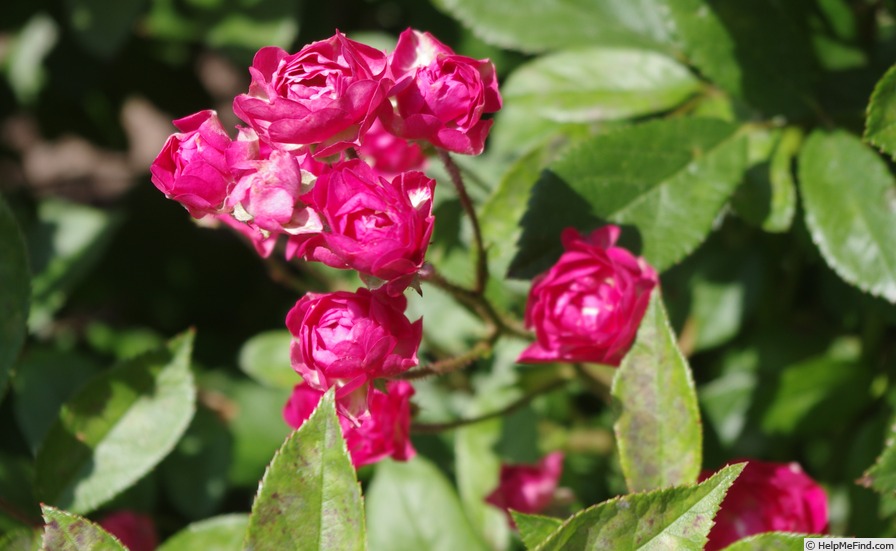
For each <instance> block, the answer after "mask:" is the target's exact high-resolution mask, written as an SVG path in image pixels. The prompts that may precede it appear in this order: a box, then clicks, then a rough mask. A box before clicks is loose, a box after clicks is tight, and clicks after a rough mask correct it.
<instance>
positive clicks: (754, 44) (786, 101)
mask: <svg viewBox="0 0 896 551" xmlns="http://www.w3.org/2000/svg"><path fill="white" fill-rule="evenodd" d="M806 4H807V3H805V2H793V3H785V4H781V3H779V2H774V1H773V0H756V1H753V2H748V3H745V2H740V1H739V0H713V1H704V0H669V1H668V2H667V5H668V7H669V16H671V21H672V22H673V25H674V27H675V34H676V35H677V36H678V38H679V39H680V41H681V47H682V49H683V51H684V54H685V55H686V56H687V58H688V59H689V60H690V61H691V62H692V63H693V64H694V65H695V66H696V67H697V69H699V70H700V72H701V73H703V74H704V75H706V76H707V77H708V78H709V79H710V80H711V81H713V82H715V83H716V84H718V85H719V86H721V87H722V88H724V89H725V90H727V91H728V92H730V93H732V94H734V95H735V96H739V97H741V98H744V99H745V100H746V101H747V102H748V103H749V104H751V105H752V106H754V107H756V108H758V109H760V110H762V111H764V112H767V113H785V114H789V115H799V114H801V113H805V112H807V110H808V106H807V104H806V98H808V97H810V96H811V95H812V94H811V86H812V83H813V80H814V78H815V59H814V54H813V50H812V43H811V41H810V39H809V33H808V31H807V28H806V27H807V19H808V18H809V15H810V11H809V8H807V6H806Z"/></svg>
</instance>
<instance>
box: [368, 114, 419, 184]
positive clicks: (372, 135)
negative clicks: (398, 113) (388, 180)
mask: <svg viewBox="0 0 896 551" xmlns="http://www.w3.org/2000/svg"><path fill="white" fill-rule="evenodd" d="M358 155H359V156H360V157H361V158H362V159H364V160H365V161H367V163H368V164H369V165H370V166H371V167H373V169H374V170H375V171H377V172H379V173H380V174H382V175H383V176H396V175H398V174H400V173H402V172H408V171H410V170H422V169H423V168H424V166H425V165H426V156H425V155H424V154H423V148H422V147H420V144H419V143H416V142H409V141H407V140H405V139H404V138H399V137H398V136H396V135H395V134H392V133H390V132H388V131H387V130H386V129H385V128H384V127H383V123H381V122H380V121H379V119H377V120H376V121H374V123H373V125H372V126H371V127H370V128H369V129H368V130H367V132H365V133H364V136H363V138H362V141H361V147H360V148H359V149H358Z"/></svg>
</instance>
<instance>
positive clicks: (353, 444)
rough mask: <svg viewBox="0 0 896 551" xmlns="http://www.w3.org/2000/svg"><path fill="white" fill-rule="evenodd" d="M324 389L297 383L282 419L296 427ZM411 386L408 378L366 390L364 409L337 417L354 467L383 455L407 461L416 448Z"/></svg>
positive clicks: (317, 400)
mask: <svg viewBox="0 0 896 551" xmlns="http://www.w3.org/2000/svg"><path fill="white" fill-rule="evenodd" d="M323 394H324V393H323V392H322V391H320V390H316V389H313V388H311V387H309V386H307V385H305V384H300V385H296V386H295V388H294V389H293V393H292V396H290V398H289V401H287V402H286V405H285V406H284V408H283V418H284V420H285V421H286V423H287V424H289V425H290V426H291V427H293V428H299V427H301V426H302V424H303V423H304V422H305V421H306V420H307V419H308V417H310V416H311V412H312V411H313V410H314V408H315V407H317V404H318V403H319V402H320V399H321V397H322V396H323ZM413 395H414V387H413V386H411V384H410V383H408V382H407V381H390V382H388V383H386V392H381V391H379V390H376V389H374V388H371V389H370V392H369V393H368V398H367V399H368V405H367V411H366V412H365V413H363V414H362V415H360V416H359V417H358V418H357V419H355V420H354V421H353V420H350V419H348V418H347V417H345V416H342V415H340V416H339V425H340V427H341V428H342V434H343V437H344V438H345V441H346V445H347V447H348V451H349V454H350V455H351V458H352V463H353V464H354V465H355V467H356V468H357V467H361V466H362V465H368V464H370V463H376V462H377V461H380V460H382V459H385V458H386V457H391V458H392V459H395V460H398V461H407V460H409V459H411V458H413V457H414V455H415V454H416V451H415V450H414V447H413V446H412V445H411V441H410V427H411V402H410V400H411V396H413Z"/></svg>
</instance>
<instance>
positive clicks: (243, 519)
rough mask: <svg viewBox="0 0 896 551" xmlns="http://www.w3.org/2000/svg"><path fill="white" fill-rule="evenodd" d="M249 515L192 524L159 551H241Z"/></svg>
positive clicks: (171, 538) (222, 516)
mask: <svg viewBox="0 0 896 551" xmlns="http://www.w3.org/2000/svg"><path fill="white" fill-rule="evenodd" d="M248 526H249V515H245V514H231V515H221V516H217V517H212V518H210V519H206V520H203V521H199V522H194V523H193V524H190V525H189V526H187V527H186V528H184V529H183V530H181V531H180V532H178V533H176V534H174V535H173V536H171V537H170V538H168V539H167V540H165V543H163V544H162V545H161V547H159V548H158V550H157V551H196V550H197V549H201V550H202V551H241V550H242V549H243V538H244V537H245V535H246V528H247V527H248Z"/></svg>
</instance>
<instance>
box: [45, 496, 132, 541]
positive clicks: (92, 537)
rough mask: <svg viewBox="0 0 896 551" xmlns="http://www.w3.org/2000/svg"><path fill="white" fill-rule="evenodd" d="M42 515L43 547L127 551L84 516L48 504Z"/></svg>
mask: <svg viewBox="0 0 896 551" xmlns="http://www.w3.org/2000/svg"><path fill="white" fill-rule="evenodd" d="M41 509H42V511H43V516H44V522H45V523H46V525H45V527H44V540H43V548H44V549H52V550H53V551H127V548H126V547H125V546H124V545H122V544H121V542H120V541H118V539H117V538H116V537H115V536H113V535H112V534H110V533H108V532H106V531H105V530H103V529H102V528H100V527H99V526H97V525H96V524H94V523H92V522H90V521H89V520H87V519H86V518H83V517H80V516H78V515H76V514H74V513H70V512H68V511H63V510H60V509H57V508H55V507H51V506H49V505H44V506H43V507H41Z"/></svg>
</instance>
